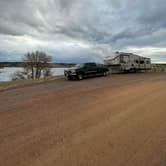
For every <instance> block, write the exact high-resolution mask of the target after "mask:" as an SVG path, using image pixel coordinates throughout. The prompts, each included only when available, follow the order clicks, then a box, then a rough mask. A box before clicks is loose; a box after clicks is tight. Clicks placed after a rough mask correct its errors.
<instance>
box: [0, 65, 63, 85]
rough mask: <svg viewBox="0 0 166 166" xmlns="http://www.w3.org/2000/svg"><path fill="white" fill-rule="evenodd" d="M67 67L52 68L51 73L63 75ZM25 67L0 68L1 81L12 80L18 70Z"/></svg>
mask: <svg viewBox="0 0 166 166" xmlns="http://www.w3.org/2000/svg"><path fill="white" fill-rule="evenodd" d="M65 69H66V68H52V69H51V73H52V75H53V76H61V75H63V74H64V70H65ZM21 70H23V68H19V67H4V68H0V82H5V81H11V77H12V75H13V74H14V73H15V72H17V71H21Z"/></svg>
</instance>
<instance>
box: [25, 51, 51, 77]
mask: <svg viewBox="0 0 166 166" xmlns="http://www.w3.org/2000/svg"><path fill="white" fill-rule="evenodd" d="M51 59H52V58H51V56H49V55H47V54H46V53H44V52H40V51H36V52H32V53H27V54H25V55H24V57H23V62H24V69H25V71H26V72H27V73H28V74H27V75H28V77H30V78H31V79H39V78H41V77H42V76H43V77H44V76H47V74H48V73H49V74H50V72H48V71H50V67H51V66H50V62H51Z"/></svg>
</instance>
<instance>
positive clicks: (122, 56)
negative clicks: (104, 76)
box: [104, 52, 151, 72]
mask: <svg viewBox="0 0 166 166" xmlns="http://www.w3.org/2000/svg"><path fill="white" fill-rule="evenodd" d="M104 63H105V65H107V66H108V67H109V69H110V70H111V71H112V72H137V71H146V70H150V69H151V59H150V58H146V57H142V56H139V55H136V54H132V53H123V52H116V55H115V57H114V58H109V57H107V58H105V60H104Z"/></svg>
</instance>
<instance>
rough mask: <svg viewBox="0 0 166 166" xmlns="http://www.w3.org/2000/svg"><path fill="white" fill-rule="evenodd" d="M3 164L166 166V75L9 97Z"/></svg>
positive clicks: (3, 114) (0, 137) (0, 139)
mask: <svg viewBox="0 0 166 166" xmlns="http://www.w3.org/2000/svg"><path fill="white" fill-rule="evenodd" d="M0 165H3V166H165V165H166V74H165V73H163V74H160V73H155V74H153V73H145V74H125V75H110V76H108V77H98V78H92V79H86V80H83V81H67V80H64V79H59V80H56V81H52V82H48V83H46V82H45V83H41V84H34V85H30V86H25V87H24V86H22V87H20V88H14V89H9V90H5V91H1V92H0Z"/></svg>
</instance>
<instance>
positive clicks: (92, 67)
mask: <svg viewBox="0 0 166 166" xmlns="http://www.w3.org/2000/svg"><path fill="white" fill-rule="evenodd" d="M85 66H86V67H85V73H86V75H95V74H96V73H97V66H96V64H95V63H94V64H93V63H87V64H86V65H85Z"/></svg>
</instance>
